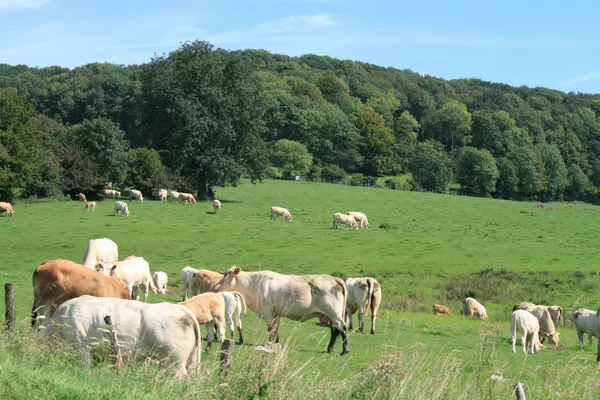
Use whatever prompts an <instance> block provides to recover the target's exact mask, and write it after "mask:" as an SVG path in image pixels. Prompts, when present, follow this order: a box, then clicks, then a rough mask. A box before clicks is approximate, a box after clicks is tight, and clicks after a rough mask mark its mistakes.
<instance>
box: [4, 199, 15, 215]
mask: <svg viewBox="0 0 600 400" xmlns="http://www.w3.org/2000/svg"><path fill="white" fill-rule="evenodd" d="M3 212H6V216H7V217H13V216H14V215H15V210H13V206H12V204H10V203H6V202H0V214H2V213H3Z"/></svg>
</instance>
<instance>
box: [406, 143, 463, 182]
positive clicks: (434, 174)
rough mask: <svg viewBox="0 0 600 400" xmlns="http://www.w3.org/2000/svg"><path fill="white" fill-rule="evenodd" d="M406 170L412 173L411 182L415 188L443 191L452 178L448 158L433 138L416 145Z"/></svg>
mask: <svg viewBox="0 0 600 400" xmlns="http://www.w3.org/2000/svg"><path fill="white" fill-rule="evenodd" d="M408 171H409V172H410V173H411V175H412V180H411V184H412V185H413V187H414V188H415V189H417V190H419V189H422V190H427V191H434V192H443V191H445V190H446V186H448V184H449V183H450V181H451V179H452V167H451V162H450V158H449V157H448V156H447V155H446V153H445V152H444V150H443V148H442V145H441V144H440V143H439V142H436V141H435V140H428V141H426V142H423V143H419V144H418V145H417V146H416V148H415V151H414V153H413V154H412V156H411V158H410V161H409V162H408Z"/></svg>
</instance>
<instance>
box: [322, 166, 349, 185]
mask: <svg viewBox="0 0 600 400" xmlns="http://www.w3.org/2000/svg"><path fill="white" fill-rule="evenodd" d="M321 179H323V181H324V182H329V183H341V182H344V181H345V180H346V172H345V171H344V170H343V169H341V168H340V167H338V166H337V165H326V166H324V167H323V169H321Z"/></svg>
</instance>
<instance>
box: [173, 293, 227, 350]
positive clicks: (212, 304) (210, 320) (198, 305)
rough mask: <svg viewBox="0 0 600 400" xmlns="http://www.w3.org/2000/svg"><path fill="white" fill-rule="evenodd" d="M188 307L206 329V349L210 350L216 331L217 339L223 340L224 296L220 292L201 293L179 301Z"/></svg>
mask: <svg viewBox="0 0 600 400" xmlns="http://www.w3.org/2000/svg"><path fill="white" fill-rule="evenodd" d="M179 304H181V305H183V306H186V307H187V308H189V309H190V310H191V311H192V313H193V314H194V316H195V317H196V319H197V320H198V323H199V324H200V325H206V329H207V331H208V336H207V339H206V341H207V344H206V351H207V352H208V351H209V350H210V347H211V345H212V342H213V340H214V333H215V331H216V332H217V336H218V337H219V340H220V341H221V342H223V340H225V297H224V296H222V295H221V294H220V293H203V294H199V295H198V296H194V297H192V298H189V299H187V300H186V301H182V302H181V303H179Z"/></svg>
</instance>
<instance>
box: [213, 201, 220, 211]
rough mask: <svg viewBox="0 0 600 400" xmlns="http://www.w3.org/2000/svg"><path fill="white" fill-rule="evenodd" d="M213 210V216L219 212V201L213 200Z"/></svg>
mask: <svg viewBox="0 0 600 400" xmlns="http://www.w3.org/2000/svg"><path fill="white" fill-rule="evenodd" d="M213 209H214V210H215V214H218V213H219V211H221V202H220V201H219V200H217V199H214V200H213Z"/></svg>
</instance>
